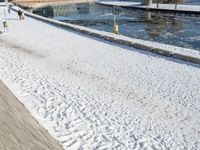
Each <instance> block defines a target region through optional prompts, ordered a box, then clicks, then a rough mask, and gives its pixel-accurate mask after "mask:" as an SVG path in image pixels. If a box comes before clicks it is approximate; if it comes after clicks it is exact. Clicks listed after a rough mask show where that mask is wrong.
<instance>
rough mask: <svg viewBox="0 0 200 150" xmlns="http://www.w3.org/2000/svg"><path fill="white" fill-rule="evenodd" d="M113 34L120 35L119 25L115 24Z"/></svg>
mask: <svg viewBox="0 0 200 150" xmlns="http://www.w3.org/2000/svg"><path fill="white" fill-rule="evenodd" d="M113 33H115V34H119V29H118V25H117V23H114V29H113Z"/></svg>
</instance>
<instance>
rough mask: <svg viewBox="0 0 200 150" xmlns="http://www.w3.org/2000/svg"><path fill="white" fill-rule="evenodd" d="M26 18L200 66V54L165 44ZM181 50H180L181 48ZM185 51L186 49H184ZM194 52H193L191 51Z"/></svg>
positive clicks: (15, 9)
mask: <svg viewBox="0 0 200 150" xmlns="http://www.w3.org/2000/svg"><path fill="white" fill-rule="evenodd" d="M18 9H19V8H18V7H13V10H14V11H18ZM25 15H26V16H29V17H32V18H34V19H37V20H40V21H43V22H46V23H49V24H53V25H56V26H59V27H63V28H66V29H70V30H73V31H77V32H79V33H83V34H87V35H90V36H93V37H97V38H100V39H103V40H106V41H110V42H114V43H117V44H121V45H125V46H129V47H133V48H136V49H140V50H144V51H149V52H153V53H156V54H158V55H162V56H166V57H171V58H174V59H179V60H183V61H188V62H191V63H196V64H200V52H197V51H196V52H193V53H191V54H190V52H189V51H190V50H186V53H184V50H183V52H180V51H178V52H177V51H173V50H176V49H178V48H179V47H174V46H170V45H165V44H159V43H156V42H149V43H151V44H146V43H148V41H144V40H137V39H135V40H134V39H132V38H128V37H125V36H121V35H116V34H113V33H108V32H104V31H97V30H94V29H89V28H86V27H82V26H78V25H73V24H69V23H64V22H61V21H57V20H53V19H49V18H45V17H42V16H38V15H35V14H32V13H29V12H25ZM171 49H173V50H171ZM179 49H180V48H179ZM182 49H185V48H182ZM191 51H192V50H191ZM188 52H189V53H188Z"/></svg>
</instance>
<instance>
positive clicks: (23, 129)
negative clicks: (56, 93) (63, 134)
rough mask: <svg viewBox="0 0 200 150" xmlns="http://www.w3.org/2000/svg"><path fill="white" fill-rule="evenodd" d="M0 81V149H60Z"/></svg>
mask: <svg viewBox="0 0 200 150" xmlns="http://www.w3.org/2000/svg"><path fill="white" fill-rule="evenodd" d="M61 149H62V147H61V146H60V145H59V144H58V142H57V141H56V140H55V139H53V138H52V137H51V136H50V135H49V134H48V132H47V131H46V130H45V129H43V128H42V127H41V126H40V125H39V124H38V122H37V121H36V120H35V119H33V117H32V116H31V115H30V113H29V112H28V111H27V110H26V109H25V107H24V106H23V105H22V104H21V103H20V102H19V101H18V100H17V98H16V97H15V96H14V95H13V94H12V92H10V91H9V89H8V88H7V87H6V86H5V85H4V84H3V83H2V82H1V81H0V150H61Z"/></svg>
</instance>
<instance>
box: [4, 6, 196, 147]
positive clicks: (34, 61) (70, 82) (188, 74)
mask: <svg viewBox="0 0 200 150" xmlns="http://www.w3.org/2000/svg"><path fill="white" fill-rule="evenodd" d="M0 9H2V7H0ZM2 15H3V14H0V18H1V19H2ZM8 25H9V33H3V34H0V79H1V80H2V81H4V82H5V83H6V84H7V86H8V87H9V88H10V89H11V90H12V91H13V92H14V94H16V96H17V97H18V98H19V99H20V100H21V101H22V103H24V105H25V106H26V107H27V108H28V109H29V111H30V112H31V113H32V114H33V116H34V117H36V118H37V119H38V120H39V122H40V123H41V124H42V125H43V126H44V127H45V128H46V129H47V130H48V131H49V132H50V133H51V134H52V135H53V136H54V137H55V138H56V139H57V140H58V141H60V143H61V144H62V145H63V146H64V148H65V149H72V150H76V149H84V150H92V149H97V150H101V149H122V150H126V149H129V150H132V149H196V150H197V149H199V148H200V138H199V137H200V101H199V100H200V66H199V65H194V64H190V63H186V62H183V61H178V60H174V59H170V58H166V57H162V56H158V55H155V54H152V53H148V52H143V51H140V50H137V49H132V48H129V47H124V46H119V45H116V44H114V43H109V42H105V41H102V40H99V39H96V38H91V37H88V36H84V35H82V34H78V33H75V32H73V31H68V30H65V29H62V28H58V27H54V26H51V25H49V24H46V23H43V22H41V21H37V20H34V19H31V18H28V17H27V18H26V19H25V20H22V21H20V20H17V15H16V13H14V12H11V15H8ZM0 28H1V27H0Z"/></svg>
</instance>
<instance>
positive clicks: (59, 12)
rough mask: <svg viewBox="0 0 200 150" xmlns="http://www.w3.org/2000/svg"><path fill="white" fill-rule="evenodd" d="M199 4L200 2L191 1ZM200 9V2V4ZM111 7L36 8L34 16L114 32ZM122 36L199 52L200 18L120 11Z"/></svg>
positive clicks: (91, 5) (132, 10)
mask: <svg viewBox="0 0 200 150" xmlns="http://www.w3.org/2000/svg"><path fill="white" fill-rule="evenodd" d="M188 3H190V4H195V5H196V4H198V0H189V1H188ZM198 5H200V1H199V4H198ZM112 9H113V8H112V7H108V6H102V5H98V4H95V3H94V2H85V3H80V2H78V3H76V2H74V3H62V4H61V3H56V4H51V5H48V6H45V7H40V8H35V9H33V10H32V12H33V13H36V14H39V15H42V16H45V17H49V18H54V19H57V20H61V21H64V22H69V23H73V24H78V25H82V26H86V27H89V28H93V29H97V30H103V31H108V32H112V31H113V13H112ZM116 21H117V23H118V26H119V32H120V34H123V35H126V36H129V37H134V38H139V39H144V40H150V41H156V42H160V43H165V44H170V45H175V46H179V47H185V48H192V49H195V50H200V16H199V15H186V14H173V13H161V12H149V13H148V12H145V11H140V10H134V9H124V8H121V9H120V10H119V14H118V15H116Z"/></svg>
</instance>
